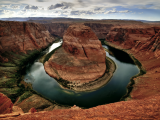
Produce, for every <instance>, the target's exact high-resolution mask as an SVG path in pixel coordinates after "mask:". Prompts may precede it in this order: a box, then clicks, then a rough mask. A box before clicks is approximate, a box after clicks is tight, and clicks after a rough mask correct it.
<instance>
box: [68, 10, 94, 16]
mask: <svg viewBox="0 0 160 120" xmlns="http://www.w3.org/2000/svg"><path fill="white" fill-rule="evenodd" d="M82 14H83V15H93V14H95V13H94V12H92V11H83V10H82V11H78V10H76V11H71V13H70V15H82Z"/></svg>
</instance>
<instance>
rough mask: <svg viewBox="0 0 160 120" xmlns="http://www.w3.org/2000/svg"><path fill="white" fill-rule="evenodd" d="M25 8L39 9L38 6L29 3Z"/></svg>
mask: <svg viewBox="0 0 160 120" xmlns="http://www.w3.org/2000/svg"><path fill="white" fill-rule="evenodd" d="M24 9H31V10H38V6H29V5H27V6H25V8H24Z"/></svg>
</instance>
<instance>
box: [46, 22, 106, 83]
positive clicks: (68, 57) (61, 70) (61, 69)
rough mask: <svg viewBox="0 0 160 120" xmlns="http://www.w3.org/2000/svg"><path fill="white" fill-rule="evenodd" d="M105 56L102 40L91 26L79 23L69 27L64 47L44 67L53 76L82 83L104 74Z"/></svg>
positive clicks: (64, 38) (64, 37) (64, 39)
mask: <svg viewBox="0 0 160 120" xmlns="http://www.w3.org/2000/svg"><path fill="white" fill-rule="evenodd" d="M105 57H106V56H105V51H104V49H103V48H102V45H101V42H100V41H99V40H98V38H97V36H96V35H95V34H94V32H93V31H92V30H91V28H89V27H87V26H84V25H83V24H77V25H71V26H70V27H69V28H68V29H67V32H66V33H65V35H64V36H63V45H62V48H60V49H59V50H57V51H56V53H55V54H53V55H52V56H51V58H50V59H49V61H48V62H46V63H45V64H44V67H45V70H46V72H47V73H48V74H49V75H50V76H52V77H55V78H57V79H59V78H62V79H64V80H68V81H71V82H76V83H77V82H78V84H80V85H81V84H83V83H86V82H89V81H94V80H95V79H97V78H99V77H101V76H102V75H103V74H104V72H105V70H106V65H105Z"/></svg>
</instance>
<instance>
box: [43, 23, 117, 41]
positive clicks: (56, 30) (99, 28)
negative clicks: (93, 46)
mask: <svg viewBox="0 0 160 120" xmlns="http://www.w3.org/2000/svg"><path fill="white" fill-rule="evenodd" d="M71 24H72V23H70V22H68V23H66V22H61V23H47V24H44V25H45V26H46V27H47V29H48V31H49V32H50V34H51V35H53V36H59V37H63V35H64V34H65V32H66V31H67V28H68V27H69V26H70V25H71ZM84 25H85V26H88V27H90V28H91V29H92V30H93V32H94V33H95V34H96V36H97V37H98V38H99V39H105V38H106V35H107V34H108V32H109V30H110V29H111V27H113V26H114V25H112V24H111V23H109V24H105V23H94V22H91V23H89V22H88V23H85V22H84Z"/></svg>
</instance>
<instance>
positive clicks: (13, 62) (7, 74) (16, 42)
mask: <svg viewBox="0 0 160 120" xmlns="http://www.w3.org/2000/svg"><path fill="white" fill-rule="evenodd" d="M54 41H55V38H54V37H52V36H51V35H50V33H49V32H48V30H47V29H46V27H45V26H44V25H41V24H37V23H27V22H12V21H10V22H8V21H0V92H1V93H3V94H5V95H6V96H7V97H9V98H10V99H11V100H12V102H13V103H14V102H15V101H16V99H17V98H18V97H19V96H21V95H22V94H23V93H26V91H27V85H26V84H23V83H22V82H21V81H22V80H23V78H22V75H23V74H24V68H25V66H26V65H27V64H28V62H31V61H33V60H34V59H35V58H36V55H39V53H40V51H41V49H43V48H46V47H47V46H48V45H50V44H51V43H53V42H54ZM0 101H1V100H0ZM6 102H7V101H6ZM7 104H8V103H7ZM8 105H10V104H8ZM0 109H1V108H0ZM2 109H3V107H2ZM6 109H7V107H6ZM4 112H5V110H4Z"/></svg>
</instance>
